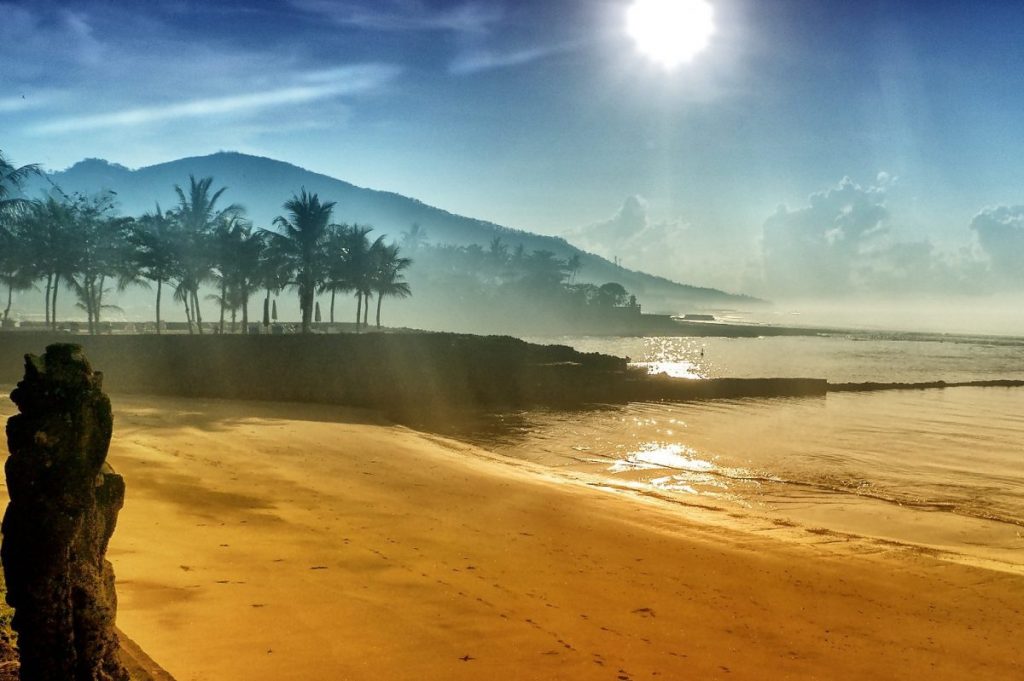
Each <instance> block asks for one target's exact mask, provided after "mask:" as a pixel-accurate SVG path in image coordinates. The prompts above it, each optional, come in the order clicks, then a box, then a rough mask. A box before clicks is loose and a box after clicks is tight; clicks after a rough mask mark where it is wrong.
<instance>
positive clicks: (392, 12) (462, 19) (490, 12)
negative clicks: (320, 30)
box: [292, 0, 504, 34]
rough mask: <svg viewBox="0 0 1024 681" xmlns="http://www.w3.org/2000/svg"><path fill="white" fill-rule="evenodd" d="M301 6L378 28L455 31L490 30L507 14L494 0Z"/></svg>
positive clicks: (303, 0) (297, 2)
mask: <svg viewBox="0 0 1024 681" xmlns="http://www.w3.org/2000/svg"><path fill="white" fill-rule="evenodd" d="M292 5H293V6H295V7H297V8H298V9H301V10H304V11H307V12H313V13H316V14H320V15H322V16H325V17H327V18H328V19H330V20H331V21H333V22H334V23H336V24H340V25H343V26H352V27H354V28H363V29H372V30H377V31H452V32H455V33H471V34H473V33H475V34H482V33H487V32H488V31H489V30H490V28H491V27H492V26H494V25H495V24H497V23H498V22H499V21H501V19H502V18H503V17H504V10H503V8H502V7H501V5H498V4H496V3H494V2H465V3H462V4H460V5H457V6H455V7H447V8H444V9H435V8H431V7H428V6H427V5H426V4H425V3H423V2H421V1H419V0H380V1H379V2H377V3H375V5H374V6H373V7H367V6H365V5H361V4H358V3H354V2H335V1H334V0H292Z"/></svg>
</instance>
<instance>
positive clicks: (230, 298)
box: [215, 215, 265, 333]
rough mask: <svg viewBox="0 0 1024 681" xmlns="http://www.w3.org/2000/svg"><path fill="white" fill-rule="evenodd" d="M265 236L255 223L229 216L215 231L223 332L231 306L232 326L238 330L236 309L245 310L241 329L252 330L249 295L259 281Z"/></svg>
mask: <svg viewBox="0 0 1024 681" xmlns="http://www.w3.org/2000/svg"><path fill="white" fill-rule="evenodd" d="M264 244H265V241H264V238H263V235H262V234H261V233H260V232H258V231H257V232H254V231H253V227H252V223H251V222H248V221H246V220H243V219H241V218H239V217H238V216H236V215H234V216H230V217H228V218H227V219H226V220H224V221H222V222H221V223H220V224H219V225H218V227H217V232H216V234H215V248H216V253H217V269H218V275H217V276H218V278H219V280H220V284H221V293H220V296H217V298H218V299H219V300H220V303H221V320H220V331H221V333H223V332H224V311H225V310H231V330H232V332H233V331H234V330H235V322H236V317H235V315H236V312H237V311H238V309H239V308H241V310H242V332H243V333H248V332H249V298H250V297H251V295H252V289H253V288H254V287H255V286H256V285H258V282H259V281H260V275H261V272H260V265H261V256H262V252H263V248H264Z"/></svg>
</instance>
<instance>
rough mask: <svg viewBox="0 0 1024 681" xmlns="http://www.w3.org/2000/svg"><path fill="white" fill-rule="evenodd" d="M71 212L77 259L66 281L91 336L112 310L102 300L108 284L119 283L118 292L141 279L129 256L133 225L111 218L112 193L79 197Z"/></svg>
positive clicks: (72, 234)
mask: <svg viewBox="0 0 1024 681" xmlns="http://www.w3.org/2000/svg"><path fill="white" fill-rule="evenodd" d="M71 210H72V212H73V216H74V221H73V225H74V229H73V232H72V233H71V234H70V235H69V236H70V238H71V239H72V242H73V244H74V248H75V251H76V259H75V264H74V269H73V270H72V271H71V272H69V274H68V277H67V281H68V284H69V285H70V286H71V288H72V290H74V292H75V294H76V295H77V296H78V300H79V304H78V306H79V307H80V308H82V309H83V310H85V313H86V318H87V320H88V327H89V333H90V334H95V333H97V332H98V330H99V323H100V320H101V316H102V313H103V310H104V309H109V308H111V307H112V306H110V305H104V304H103V296H104V294H105V293H106V292H107V291H108V290H109V289H107V286H106V284H107V281H108V280H109V279H116V280H117V282H118V288H119V289H120V290H124V289H125V288H127V287H128V285H130V284H131V283H133V282H134V281H137V280H138V279H139V277H140V274H139V269H138V268H137V267H135V266H134V263H133V262H132V261H133V260H134V258H132V257H129V256H128V252H129V248H130V246H131V240H130V239H129V238H128V235H129V234H130V232H131V229H132V222H133V221H132V220H131V219H130V218H117V217H114V216H113V215H112V213H113V210H114V201H113V194H112V193H105V194H97V195H96V196H93V197H85V196H80V195H78V196H76V197H75V199H74V202H73V203H72V207H71Z"/></svg>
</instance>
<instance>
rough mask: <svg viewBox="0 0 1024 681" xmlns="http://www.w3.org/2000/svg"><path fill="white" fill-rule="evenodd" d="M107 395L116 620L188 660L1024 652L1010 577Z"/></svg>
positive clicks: (406, 448)
mask: <svg viewBox="0 0 1024 681" xmlns="http://www.w3.org/2000/svg"><path fill="white" fill-rule="evenodd" d="M112 399H113V402H114V408H115V414H116V416H115V418H116V420H115V435H114V443H113V445H112V448H111V461H112V463H113V465H114V466H115V468H116V469H117V470H118V471H119V472H121V473H122V474H123V475H125V477H126V480H127V481H128V495H129V496H128V503H127V504H126V507H125V510H124V511H123V512H122V520H121V522H120V526H119V528H118V531H117V532H116V533H115V535H114V539H113V542H112V544H111V556H110V557H111V560H112V561H113V562H114V565H115V571H116V573H117V576H118V580H119V584H118V593H119V596H120V598H121V609H120V613H119V615H120V616H119V625H120V626H121V627H122V628H123V629H124V630H125V631H126V632H127V633H128V634H129V635H130V636H131V637H132V639H134V640H135V641H136V642H137V643H138V644H139V645H140V646H142V647H143V648H144V649H145V650H146V652H147V653H149V654H150V655H151V656H152V657H153V658H154V659H155V660H157V661H158V662H159V663H160V664H162V665H163V666H164V667H165V668H167V670H168V671H169V672H170V673H171V674H173V675H174V677H175V678H177V679H179V681H188V680H189V679H218V680H221V679H223V680H224V681H232V680H233V679H243V678H244V679H254V680H260V679H280V678H306V679H370V678H387V679H424V678H427V679H434V678H436V679H441V678H445V679H478V678H481V677H482V676H487V675H491V676H496V677H498V678H502V677H508V676H509V675H510V674H514V675H515V677H516V678H523V679H549V678H555V677H558V678H567V679H590V678H610V679H614V678H622V677H623V676H625V677H626V678H629V679H640V678H649V677H651V676H652V675H661V676H664V677H666V678H672V677H676V678H678V677H679V676H680V675H688V676H696V677H698V678H709V677H716V676H719V675H722V676H723V677H724V675H726V674H728V675H729V676H730V677H731V678H749V679H760V678H764V676H765V669H771V670H772V672H773V673H772V676H773V677H774V678H811V677H814V676H820V677H826V678H833V679H855V678H867V677H874V678H915V677H921V676H924V675H926V674H927V675H928V676H929V678H934V679H946V678H948V679H954V678H970V677H975V678H993V679H999V678H1007V679H1009V678H1013V677H1014V676H1016V675H1018V674H1019V673H1020V672H1021V670H1022V669H1024V653H1022V652H1021V651H1020V649H1019V646H1018V645H1017V639H1018V631H1019V629H1020V628H1021V627H1022V626H1024V614H1022V612H1021V608H1020V606H1019V603H1020V602H1022V600H1024V579H1021V578H1020V577H1019V576H1013V575H1008V574H1005V573H999V572H993V571H990V570H985V569H981V568H979V567H977V566H971V565H960V564H955V563H948V562H940V561H938V560H935V559H934V558H933V557H931V556H929V555H927V554H926V553H922V552H916V551H907V550H905V549H901V548H894V547H889V548H885V547H884V546H876V547H873V548H869V547H866V546H864V545H862V544H861V543H860V542H856V541H845V540H842V539H841V538H837V537H827V536H818V535H813V534H806V533H805V534H806V537H805V538H804V541H791V540H790V538H789V536H790V535H792V534H795V533H794V530H793V528H787V527H784V526H774V527H769V526H766V527H763V528H760V529H751V528H747V529H743V528H742V527H741V526H740V525H738V524H736V525H734V524H733V523H732V521H733V520H737V519H734V518H729V516H728V514H724V515H725V518H724V519H722V520H723V522H721V523H718V522H715V523H710V522H708V516H709V514H712V515H723V514H722V513H721V512H720V511H709V510H707V509H700V508H689V509H687V508H675V507H669V506H668V505H667V504H666V503H665V502H663V501H659V500H657V499H652V498H643V497H636V496H635V495H625V496H624V495H623V494H622V493H621V492H615V491H607V490H605V491H603V493H602V492H598V491H595V489H594V488H593V486H592V485H590V484H587V482H586V481H575V482H574V481H572V480H568V479H566V478H565V477H564V476H558V475H553V474H550V472H545V471H544V470H543V469H542V468H540V467H538V466H535V465H530V464H526V463H523V462H517V461H513V460H510V459H507V458H504V457H501V456H500V455H497V454H494V453H490V452H486V451H483V450H480V449H478V448H474V447H472V446H470V445H466V444H462V443H459V442H456V441H453V440H449V439H447V438H444V437H441V436H435V435H424V434H421V433H417V432H415V431H411V430H409V429H407V428H404V427H401V426H396V425H393V424H391V423H389V422H387V421H383V420H381V419H380V418H379V417H378V416H377V415H376V414H374V413H371V412H363V411H357V410H352V409H345V408H340V407H331V406H324V405H310V404H285V403H258V402H236V401H228V400H208V399H183V398H165V397H152V396H149V397H143V396H137V395H121V394H114V395H112ZM6 408H7V410H8V411H9V409H10V405H9V403H8V404H7V405H6ZM5 415H6V414H5ZM467 658H468V659H467Z"/></svg>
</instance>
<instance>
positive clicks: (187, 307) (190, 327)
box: [181, 294, 193, 336]
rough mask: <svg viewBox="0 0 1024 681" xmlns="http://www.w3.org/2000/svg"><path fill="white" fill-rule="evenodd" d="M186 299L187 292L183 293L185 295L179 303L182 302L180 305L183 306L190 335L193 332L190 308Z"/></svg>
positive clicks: (187, 297)
mask: <svg viewBox="0 0 1024 681" xmlns="http://www.w3.org/2000/svg"><path fill="white" fill-rule="evenodd" d="M188 299H189V296H188V294H185V297H184V298H183V299H182V301H181V303H182V305H184V306H185V319H186V320H188V335H190V336H191V335H192V334H193V331H192V310H191V309H190V308H189V304H188Z"/></svg>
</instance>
